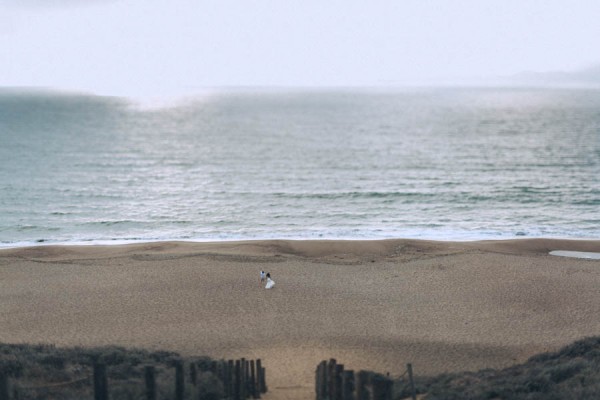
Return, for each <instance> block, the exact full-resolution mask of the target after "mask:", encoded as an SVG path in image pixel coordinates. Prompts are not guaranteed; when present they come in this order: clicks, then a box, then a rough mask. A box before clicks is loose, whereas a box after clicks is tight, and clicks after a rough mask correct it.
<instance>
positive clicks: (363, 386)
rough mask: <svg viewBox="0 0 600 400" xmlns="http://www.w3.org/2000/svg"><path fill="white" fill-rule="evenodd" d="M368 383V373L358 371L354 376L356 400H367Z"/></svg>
mask: <svg viewBox="0 0 600 400" xmlns="http://www.w3.org/2000/svg"><path fill="white" fill-rule="evenodd" d="M368 381H369V373H368V372H367V371H359V372H358V374H356V400H369V397H370V396H369V391H368V390H367V384H368Z"/></svg>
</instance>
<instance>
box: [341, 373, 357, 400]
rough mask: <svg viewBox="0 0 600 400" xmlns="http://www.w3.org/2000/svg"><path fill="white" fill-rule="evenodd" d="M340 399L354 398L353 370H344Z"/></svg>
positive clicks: (349, 399)
mask: <svg viewBox="0 0 600 400" xmlns="http://www.w3.org/2000/svg"><path fill="white" fill-rule="evenodd" d="M342 399H343V400H353V399H354V371H352V370H348V371H344V374H343V375H342Z"/></svg>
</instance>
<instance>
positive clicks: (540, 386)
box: [394, 336, 600, 400]
mask: <svg viewBox="0 0 600 400" xmlns="http://www.w3.org/2000/svg"><path fill="white" fill-rule="evenodd" d="M416 373H417V375H416V376H415V385H416V388H417V393H420V394H425V396H424V397H423V398H424V399H425V400H459V399H460V400H484V399H485V400H492V399H502V400H564V399H569V400H592V399H593V400H597V399H600V336H596V337H591V338H587V339H583V340H580V341H577V342H575V343H573V344H571V345H569V346H566V347H564V348H562V349H561V350H559V351H557V352H555V353H543V354H539V355H536V356H534V357H531V358H530V359H529V360H527V362H526V363H524V364H521V365H516V366H513V367H510V368H506V369H503V370H492V369H487V370H481V371H478V372H460V373H452V374H442V375H438V376H435V377H419V376H418V371H416ZM394 391H395V393H394V398H395V399H402V398H410V389H409V387H408V383H407V382H405V381H399V382H396V383H395V385H394Z"/></svg>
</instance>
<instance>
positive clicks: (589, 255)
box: [550, 250, 600, 260]
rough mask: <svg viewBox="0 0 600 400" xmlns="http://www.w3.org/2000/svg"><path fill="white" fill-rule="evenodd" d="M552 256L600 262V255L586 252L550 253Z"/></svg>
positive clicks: (565, 251) (559, 251)
mask: <svg viewBox="0 0 600 400" xmlns="http://www.w3.org/2000/svg"><path fill="white" fill-rule="evenodd" d="M550 255H552V256H560V257H575V258H585V259H588V260H600V253H592V252H586V251H567V250H554V251H551V252H550Z"/></svg>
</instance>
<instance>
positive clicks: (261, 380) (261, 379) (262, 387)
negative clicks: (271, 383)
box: [256, 358, 267, 393]
mask: <svg viewBox="0 0 600 400" xmlns="http://www.w3.org/2000/svg"><path fill="white" fill-rule="evenodd" d="M256 372H257V373H258V387H259V390H258V391H259V392H260V393H267V379H266V378H265V369H264V368H263V366H262V362H261V360H260V358H259V359H258V360H256Z"/></svg>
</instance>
